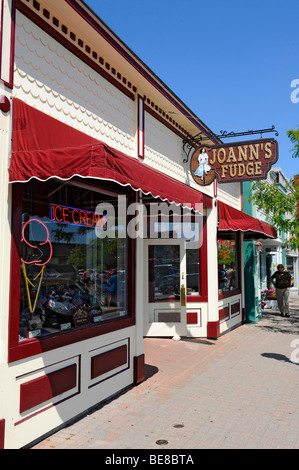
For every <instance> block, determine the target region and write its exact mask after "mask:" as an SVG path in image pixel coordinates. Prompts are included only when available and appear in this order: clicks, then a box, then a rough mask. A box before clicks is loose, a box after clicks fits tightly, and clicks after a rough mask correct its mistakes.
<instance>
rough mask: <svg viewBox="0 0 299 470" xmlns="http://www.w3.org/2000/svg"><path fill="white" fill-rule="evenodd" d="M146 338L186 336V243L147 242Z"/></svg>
mask: <svg viewBox="0 0 299 470" xmlns="http://www.w3.org/2000/svg"><path fill="white" fill-rule="evenodd" d="M144 242H145V243H144V250H145V252H144V255H145V260H146V263H145V266H146V273H145V296H146V299H145V309H144V335H145V336H175V335H178V336H186V334H187V330H186V242H185V240H184V239H158V240H157V239H155V240H153V239H152V240H145V241H144Z"/></svg>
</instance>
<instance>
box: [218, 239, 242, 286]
mask: <svg viewBox="0 0 299 470" xmlns="http://www.w3.org/2000/svg"><path fill="white" fill-rule="evenodd" d="M237 242H238V239H237V235H236V234H229V235H227V236H223V237H221V238H220V237H218V239H217V246H218V291H219V293H227V292H231V291H233V290H235V289H238V287H239V278H238V271H239V266H238V243H237Z"/></svg>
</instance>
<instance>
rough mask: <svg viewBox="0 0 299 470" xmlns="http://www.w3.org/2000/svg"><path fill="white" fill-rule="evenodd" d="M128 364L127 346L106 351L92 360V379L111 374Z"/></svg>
mask: <svg viewBox="0 0 299 470" xmlns="http://www.w3.org/2000/svg"><path fill="white" fill-rule="evenodd" d="M127 362H128V348H127V345H124V346H120V347H119V348H115V349H112V350H111V351H106V352H104V353H102V354H98V355H97V356H94V357H92V358H91V378H92V379H94V378H95V377H98V376H99V375H103V374H105V373H106V372H110V371H111V370H113V369H116V368H117V367H120V366H123V365H124V364H127Z"/></svg>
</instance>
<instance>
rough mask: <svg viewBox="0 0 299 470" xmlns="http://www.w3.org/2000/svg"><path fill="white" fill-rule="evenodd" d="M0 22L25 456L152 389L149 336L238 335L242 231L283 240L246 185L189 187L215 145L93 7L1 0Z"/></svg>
mask: <svg viewBox="0 0 299 470" xmlns="http://www.w3.org/2000/svg"><path fill="white" fill-rule="evenodd" d="M1 21H2V29H1V47H2V50H1V80H2V84H3V87H2V96H1V100H0V109H1V111H0V113H1V114H0V129H1V150H2V151H1V155H2V168H1V185H0V191H1V198H0V200H1V259H2V260H3V262H2V263H1V286H0V289H1V317H0V318H1V320H0V321H1V324H0V335H1V350H0V368H1V369H0V372H1V379H0V380H1V387H0V394H1V395H0V447H2V448H20V447H24V446H28V445H30V443H33V442H35V441H36V440H38V439H40V438H41V437H42V436H45V435H46V434H47V433H50V432H52V431H53V430H54V429H57V428H59V427H60V426H63V425H65V423H67V422H68V421H70V420H72V419H74V418H75V417H76V416H79V415H80V414H82V413H84V412H86V411H87V410H88V409H90V408H91V407H93V406H95V405H96V404H98V403H100V402H101V401H103V400H104V399H106V398H108V397H110V396H113V395H114V394H116V393H118V392H119V391H120V390H123V389H125V388H126V387H127V386H129V385H131V384H138V383H139V382H140V381H141V380H143V378H144V354H143V337H144V336H168V337H174V336H177V337H179V336H189V337H208V338H217V337H219V336H220V335H221V334H222V333H224V332H225V331H228V330H229V329H231V328H233V327H236V326H238V325H240V324H242V321H244V319H245V304H244V295H243V293H244V275H243V249H242V246H243V239H244V236H245V237H249V238H250V237H251V238H256V237H257V236H265V237H270V238H275V236H276V235H275V232H274V231H273V230H272V228H271V227H269V226H267V225H266V224H264V225H261V224H259V223H258V222H259V221H257V220H256V219H254V218H252V217H249V216H245V215H244V214H243V213H242V212H241V209H242V191H241V183H240V182H234V181H233V180H232V182H229V183H227V184H222V185H217V180H213V181H212V182H211V183H210V184H204V185H201V184H200V181H199V182H198V181H197V180H196V178H195V177H194V174H192V171H193V170H192V165H191V166H190V162H189V161H186V158H185V153H184V146H183V143H184V141H186V140H188V139H190V137H192V136H194V135H196V134H199V133H201V135H202V136H203V137H204V138H205V139H206V140H205V142H206V144H207V145H210V146H213V145H219V144H221V142H220V141H219V139H217V138H216V136H214V135H213V133H212V132H211V131H210V130H209V129H208V127H207V126H205V124H204V123H202V122H201V121H200V119H198V118H197V117H196V116H195V115H194V114H193V113H192V112H191V111H190V110H189V109H188V108H187V107H186V106H185V105H184V103H182V102H181V101H180V100H179V99H178V98H177V97H176V96H175V95H174V94H173V93H172V92H171V90H169V89H168V88H167V86H166V85H165V84H164V83H163V82H161V81H160V80H159V79H158V77H157V76H155V75H154V74H153V72H152V71H151V70H149V69H148V68H147V67H146V65H145V64H144V63H143V62H142V61H141V60H140V59H139V58H138V57H137V56H135V55H134V54H133V53H132V51H130V50H129V49H128V48H127V47H126V46H125V45H124V44H123V43H122V42H121V40H120V39H119V38H118V37H117V36H115V35H114V33H112V32H111V31H110V30H109V28H108V27H107V26H106V25H105V24H104V23H103V22H102V21H101V20H100V19H99V18H98V17H97V16H96V15H95V14H94V13H93V12H92V11H91V10H90V9H89V8H88V7H87V6H86V4H85V3H84V2H81V1H79V0H78V1H77V0H64V1H62V0H59V1H58V0H52V1H49V0H41V1H36V0H16V1H13V0H2V2H1ZM3 25H5V27H4V26H3ZM249 163H250V165H252V164H251V162H249ZM249 163H248V164H246V168H248V170H246V171H253V170H252V166H250V165H249ZM255 166H256V167H257V164H256V163H255ZM240 168H241V167H240V165H239V170H240ZM244 168H245V167H244ZM241 170H242V168H241ZM244 171H245V170H244Z"/></svg>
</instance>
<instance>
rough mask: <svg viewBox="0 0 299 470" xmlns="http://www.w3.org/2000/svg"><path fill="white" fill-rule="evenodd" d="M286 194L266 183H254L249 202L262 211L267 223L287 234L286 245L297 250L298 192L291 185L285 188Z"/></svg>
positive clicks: (298, 239) (298, 223)
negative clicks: (288, 236)
mask: <svg viewBox="0 0 299 470" xmlns="http://www.w3.org/2000/svg"><path fill="white" fill-rule="evenodd" d="M286 189H287V193H284V192H282V191H281V189H280V188H279V187H278V186H277V185H275V184H270V183H268V182H267V181H263V182H260V181H256V182H254V183H253V185H252V192H251V197H250V201H251V202H253V203H255V204H256V206H257V208H258V209H259V210H261V211H263V212H264V213H265V214H266V216H267V220H268V222H269V223H270V224H271V225H273V226H274V227H275V228H277V229H278V230H280V231H284V232H285V233H286V232H289V235H290V238H289V240H287V242H286V243H287V244H288V245H290V247H291V248H292V249H297V248H299V219H298V215H297V203H298V201H299V190H298V189H297V190H295V189H294V187H293V185H292V183H288V185H287V186H286Z"/></svg>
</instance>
